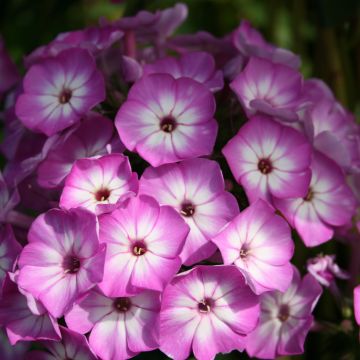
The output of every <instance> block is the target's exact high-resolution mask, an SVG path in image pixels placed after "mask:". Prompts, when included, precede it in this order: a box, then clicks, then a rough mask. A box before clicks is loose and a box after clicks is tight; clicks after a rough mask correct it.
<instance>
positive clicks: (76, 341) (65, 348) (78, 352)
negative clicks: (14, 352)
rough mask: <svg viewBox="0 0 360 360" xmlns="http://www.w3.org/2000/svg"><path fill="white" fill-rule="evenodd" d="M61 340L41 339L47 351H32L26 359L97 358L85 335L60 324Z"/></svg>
mask: <svg viewBox="0 0 360 360" xmlns="http://www.w3.org/2000/svg"><path fill="white" fill-rule="evenodd" d="M59 328H60V332H61V341H41V342H40V343H41V345H43V346H44V347H45V348H46V350H47V352H43V351H31V352H29V353H28V356H27V357H26V360H63V359H64V360H69V359H76V360H77V359H79V360H96V359H97V357H96V355H95V354H94V353H93V351H92V350H91V349H90V347H89V344H88V341H87V339H86V337H85V336H84V335H81V334H78V333H76V332H75V331H72V330H70V329H67V328H66V327H63V326H60V327H59Z"/></svg>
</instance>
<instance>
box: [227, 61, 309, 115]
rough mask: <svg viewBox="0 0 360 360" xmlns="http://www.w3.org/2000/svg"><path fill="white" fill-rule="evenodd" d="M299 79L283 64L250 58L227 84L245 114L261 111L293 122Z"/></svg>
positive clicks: (300, 103)
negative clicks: (243, 67)
mask: <svg viewBox="0 0 360 360" xmlns="http://www.w3.org/2000/svg"><path fill="white" fill-rule="evenodd" d="M302 81H303V80H302V76H301V74H300V73H299V72H298V71H296V70H294V69H292V68H290V67H288V66H286V65H282V64H275V63H272V62H271V61H268V60H265V59H260V58H256V57H251V58H250V60H249V62H248V63H247V65H246V67H245V69H244V70H243V71H242V72H241V73H240V74H239V75H238V76H237V77H236V78H235V79H234V81H233V82H232V83H231V84H230V87H231V88H232V90H233V91H234V92H235V94H236V95H237V97H238V99H239V101H240V103H241V105H242V107H243V109H244V111H245V112H246V114H247V115H248V116H251V115H253V114H255V113H264V114H267V115H271V116H275V117H277V118H280V119H284V120H285V121H295V120H297V119H298V115H297V111H298V109H299V108H300V106H301V105H302V101H303V99H302V97H301V95H302Z"/></svg>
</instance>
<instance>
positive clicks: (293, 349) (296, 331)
mask: <svg viewBox="0 0 360 360" xmlns="http://www.w3.org/2000/svg"><path fill="white" fill-rule="evenodd" d="M312 323H313V317H312V316H309V317H306V318H304V319H301V318H300V319H298V318H295V319H293V318H290V319H289V320H288V321H286V322H285V323H284V324H283V326H282V328H281V334H280V339H279V344H278V354H279V355H296V354H302V353H303V352H304V342H305V338H306V335H307V333H308V332H309V330H310V327H311V325H312Z"/></svg>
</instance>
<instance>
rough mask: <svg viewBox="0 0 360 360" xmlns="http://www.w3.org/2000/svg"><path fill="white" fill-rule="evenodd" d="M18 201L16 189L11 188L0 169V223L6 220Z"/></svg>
mask: <svg viewBox="0 0 360 360" xmlns="http://www.w3.org/2000/svg"><path fill="white" fill-rule="evenodd" d="M19 202H20V197H19V193H18V191H17V189H16V188H15V189H11V187H9V185H8V184H7V182H6V181H5V179H4V177H3V175H2V173H1V171H0V223H2V222H6V221H8V220H9V216H11V215H10V214H11V211H12V210H13V208H14V207H15V206H16V205H18V203H19Z"/></svg>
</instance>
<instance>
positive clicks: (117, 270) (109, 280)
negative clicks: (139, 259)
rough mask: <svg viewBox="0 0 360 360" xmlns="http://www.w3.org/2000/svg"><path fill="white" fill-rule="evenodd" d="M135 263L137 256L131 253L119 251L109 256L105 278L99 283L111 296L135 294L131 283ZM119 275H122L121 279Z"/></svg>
mask: <svg viewBox="0 0 360 360" xmlns="http://www.w3.org/2000/svg"><path fill="white" fill-rule="evenodd" d="M135 264H136V257H135V256H133V255H132V254H130V253H119V254H116V255H113V256H111V257H110V258H109V257H107V258H106V261H105V267H104V278H103V281H102V282H101V283H99V284H98V286H99V288H100V289H101V290H102V291H103V292H104V294H105V295H107V296H111V297H115V296H128V295H132V294H134V291H133V289H132V288H131V286H129V283H130V279H131V276H132V273H133V271H134V266H135ZM119 276H121V281H119ZM135 293H136V292H135Z"/></svg>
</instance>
